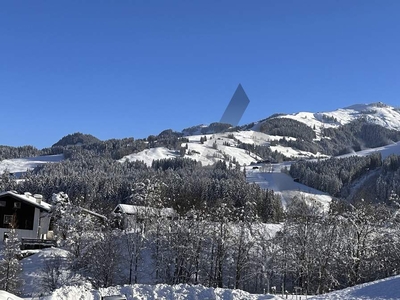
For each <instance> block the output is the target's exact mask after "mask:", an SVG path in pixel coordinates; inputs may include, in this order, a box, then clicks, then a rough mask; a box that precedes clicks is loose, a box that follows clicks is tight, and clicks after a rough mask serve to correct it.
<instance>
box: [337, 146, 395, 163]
mask: <svg viewBox="0 0 400 300" xmlns="http://www.w3.org/2000/svg"><path fill="white" fill-rule="evenodd" d="M374 152H380V153H381V155H382V159H385V158H386V157H388V156H389V155H391V154H395V155H400V142H397V143H393V144H390V145H387V146H383V147H378V148H370V149H364V150H362V151H358V152H353V153H349V154H344V155H341V156H338V157H349V156H354V155H357V156H367V155H370V154H372V153H374Z"/></svg>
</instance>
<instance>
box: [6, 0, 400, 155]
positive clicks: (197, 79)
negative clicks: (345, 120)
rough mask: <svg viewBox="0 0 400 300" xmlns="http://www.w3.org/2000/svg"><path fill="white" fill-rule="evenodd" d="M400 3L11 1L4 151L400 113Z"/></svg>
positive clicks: (365, 0) (391, 0) (325, 0)
mask: <svg viewBox="0 0 400 300" xmlns="http://www.w3.org/2000/svg"><path fill="white" fill-rule="evenodd" d="M399 57H400V1H398V0H382V1H381V0H376V1H369V0H359V1H357V0H351V1H348V0H336V1H330V0H323V1H321V0H316V1H308V0H304V1H298V0H295V1H281V0H279V1H278V0H276V1H272V0H268V1H267V0H261V1H218V0H213V1H208V0H201V1H187V0H185V1H174V0H171V1H161V0H160V1H152V0H150V1H149V0H142V1H134V0H131V1H128V0H126V1H50V0H49V1H18V0H16V1H2V2H1V3H0V101H1V102H0V103H1V106H0V109H1V125H0V144H2V145H10V146H20V145H27V144H30V145H34V146H36V147H38V148H43V147H48V146H51V145H52V144H53V143H55V142H57V141H58V140H59V139H60V138H61V137H63V136H64V135H66V134H69V133H74V132H77V131H79V132H83V133H90V134H93V135H94V136H96V137H98V138H100V139H109V138H123V137H132V136H133V137H135V138H143V137H147V136H148V135H150V134H157V133H159V132H160V131H162V130H164V129H167V128H172V129H174V130H182V129H183V128H185V127H189V126H192V125H197V124H202V123H211V122H215V121H219V120H220V118H221V116H222V113H223V112H224V110H225V108H226V106H227V105H228V103H229V101H230V99H231V97H232V95H233V93H234V91H235V89H236V87H237V85H238V84H239V83H241V84H242V86H243V88H244V90H245V91H246V93H247V95H248V97H249V99H250V104H249V106H248V108H247V110H246V112H245V114H244V116H243V118H242V121H241V124H244V123H249V122H251V121H255V120H259V119H262V118H265V117H267V116H269V115H271V114H273V113H278V112H284V113H293V112H297V111H312V112H317V111H327V110H334V109H336V108H339V107H345V106H349V105H351V104H355V103H370V102H376V101H382V102H384V103H387V104H390V105H393V106H399V105H400V70H399V68H400V58H399Z"/></svg>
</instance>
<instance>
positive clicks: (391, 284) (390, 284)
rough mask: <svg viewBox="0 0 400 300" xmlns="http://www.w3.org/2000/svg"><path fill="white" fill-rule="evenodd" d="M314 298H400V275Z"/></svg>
mask: <svg viewBox="0 0 400 300" xmlns="http://www.w3.org/2000/svg"><path fill="white" fill-rule="evenodd" d="M309 299H313V300H323V299H326V300H339V299H347V300H353V299H354V300H355V299H359V300H369V299H371V300H372V299H374V300H378V299H382V300H383V299H385V300H389V299H400V276H394V277H389V278H385V279H382V280H377V281H374V282H369V283H364V284H360V285H356V286H353V287H350V288H347V289H343V290H340V291H335V292H332V293H328V294H324V295H319V296H315V297H310V298H309Z"/></svg>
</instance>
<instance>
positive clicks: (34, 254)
mask: <svg viewBox="0 0 400 300" xmlns="http://www.w3.org/2000/svg"><path fill="white" fill-rule="evenodd" d="M22 252H23V253H25V254H28V253H29V254H30V255H29V256H28V257H26V258H24V259H23V260H22V261H21V262H22V269H23V272H22V274H23V276H22V279H23V281H24V284H23V285H22V294H24V295H37V294H40V284H39V282H40V277H41V272H42V268H43V267H44V266H45V264H46V261H49V260H50V259H52V258H54V257H60V258H63V259H66V258H67V257H68V255H69V252H68V251H66V250H63V249H59V248H47V249H42V250H23V251H22ZM0 299H1V298H0Z"/></svg>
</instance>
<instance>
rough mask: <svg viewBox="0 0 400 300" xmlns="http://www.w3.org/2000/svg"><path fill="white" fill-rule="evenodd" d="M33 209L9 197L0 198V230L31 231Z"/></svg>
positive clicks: (31, 206)
mask: <svg viewBox="0 0 400 300" xmlns="http://www.w3.org/2000/svg"><path fill="white" fill-rule="evenodd" d="M34 216H35V207H34V206H33V205H30V204H28V203H25V202H23V201H21V200H19V199H16V198H13V197H11V196H9V195H4V196H2V197H0V228H11V223H13V225H14V226H15V228H16V229H27V230H32V229H33V222H34Z"/></svg>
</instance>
